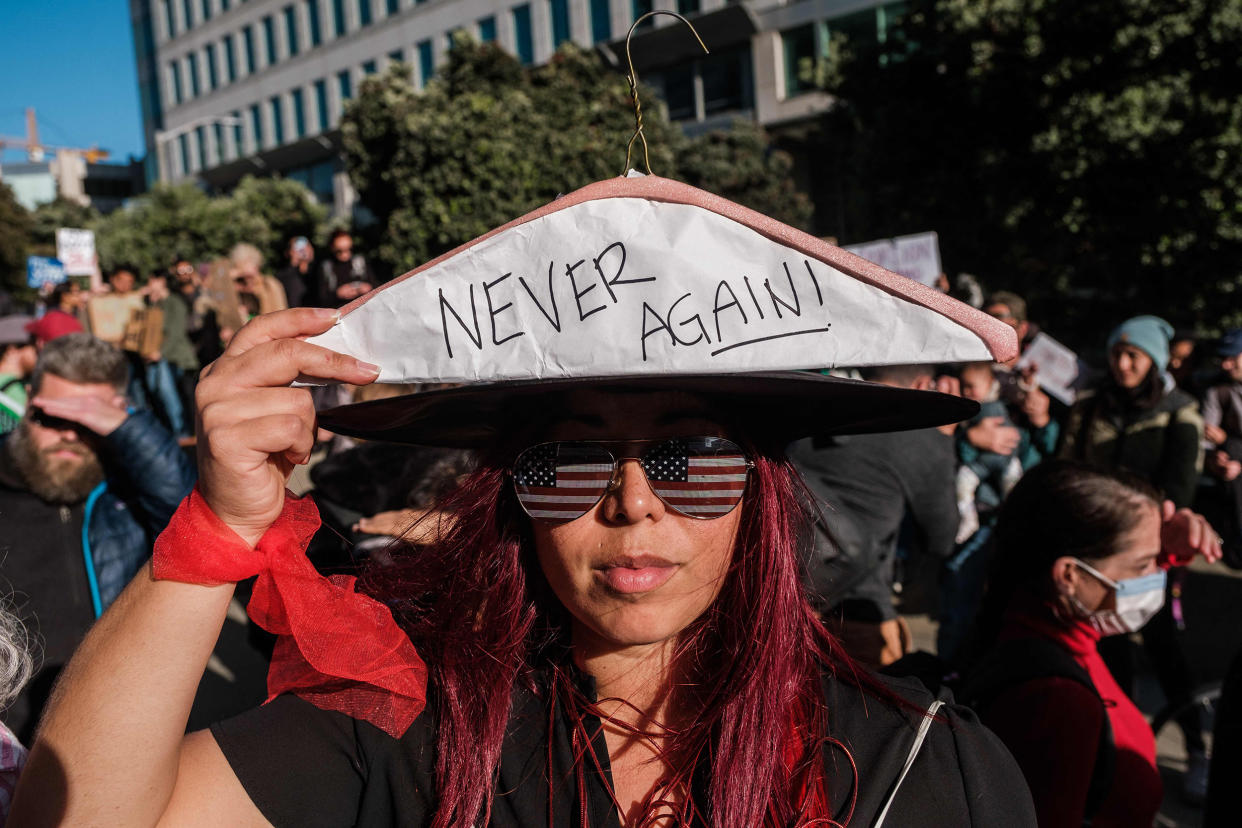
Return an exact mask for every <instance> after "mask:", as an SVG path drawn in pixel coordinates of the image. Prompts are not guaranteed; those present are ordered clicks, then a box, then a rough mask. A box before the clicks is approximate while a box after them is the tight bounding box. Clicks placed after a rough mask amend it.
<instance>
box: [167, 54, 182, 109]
mask: <svg viewBox="0 0 1242 828" xmlns="http://www.w3.org/2000/svg"><path fill="white" fill-rule="evenodd" d="M168 69H169V71H170V73H171V75H172V99H173V105H174V106H175V105H177V104H179V103H181V101H182V100H183V98H184V95H183V94H182V91H181V64H180V63H179V62H178V61H175V60H174V61H173V62H172V63H170V64H168Z"/></svg>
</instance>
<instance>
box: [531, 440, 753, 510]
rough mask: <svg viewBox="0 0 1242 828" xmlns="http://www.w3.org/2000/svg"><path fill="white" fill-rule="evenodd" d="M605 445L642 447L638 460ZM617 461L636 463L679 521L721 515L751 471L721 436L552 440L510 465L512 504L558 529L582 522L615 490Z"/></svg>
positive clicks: (732, 503)
mask: <svg viewBox="0 0 1242 828" xmlns="http://www.w3.org/2000/svg"><path fill="white" fill-rule="evenodd" d="M610 446H612V447H631V446H645V448H644V449H643V451H642V453H641V454H639V455H638V456H633V455H628V454H627V455H618V454H614V453H613V451H612V450H611V449H610ZM623 460H637V461H638V464H639V465H640V466H642V469H643V473H644V474H645V475H646V476H647V485H649V486H650V487H651V491H653V492H655V494H656V496H657V497H658V498H660V500H662V501H664V505H665V506H668V507H669V508H670V509H672V510H673V511H675V512H677V513H678V514H681V515H685V516H686V517H692V518H698V519H700V520H710V519H711V518H718V517H722V516H724V515H727V514H729V512H731V511H733V509H734V508H735V507H736V506H737V504H738V503H739V502H740V501H741V499H742V492H743V491H744V490H745V489H746V475H747V472H749V471H750V469H751V468H753V467H754V465H755V464H754V462H752V461H751V460H750V459H749V458H748V457H747V456H746V452H744V451H743V450H742V447H741V446H739V445H738V444H737V443H735V442H733V441H732V440H728V439H725V438H724V437H674V438H673V439H671V440H625V441H603V440H560V441H557V442H554V443H539V444H538V445H534V446H531V447H530V448H528V449H526V450H524V451H523V452H522V453H521V454H519V455H518V456H517V459H516V460H515V461H514V462H513V469H512V472H511V474H512V476H513V487H514V489H515V490H516V491H517V496H518V502H519V503H521V504H522V508H523V509H525V510H526V514H528V515H530V516H531V517H532V518H537V519H539V520H543V521H548V522H550V523H566V522H568V521H571V520H576V519H577V518H580V517H582V516H583V515H585V514H586V513H587V512H589V511H591V509H593V508H595V504H596V503H599V501H600V499H601V498H603V496H604V495H605V494H607V492H608V490H609V489H610V488H611V487H612V486H614V485H616V483H617V481H618V480H619V476H620V467H621V462H622V461H623Z"/></svg>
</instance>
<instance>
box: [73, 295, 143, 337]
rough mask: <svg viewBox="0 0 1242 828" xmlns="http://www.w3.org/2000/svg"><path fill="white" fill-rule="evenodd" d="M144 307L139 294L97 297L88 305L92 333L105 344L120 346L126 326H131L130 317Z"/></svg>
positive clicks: (87, 311)
mask: <svg viewBox="0 0 1242 828" xmlns="http://www.w3.org/2000/svg"><path fill="white" fill-rule="evenodd" d="M144 307H145V305H144V303H143V301H142V297H141V296H140V295H138V294H137V293H131V294H128V295H126V296H113V295H108V294H105V295H103V296H95V297H93V298H92V299H91V300H90V302H89V303H87V305H86V316H87V319H88V321H89V322H90V325H91V333H92V334H94V335H95V337H96V338H97V339H102V340H103V341H104V342H108V343H111V344H113V345H120V344H121V342H122V341H123V340H124V339H125V326H126V325H127V324H129V319H130V316H131V315H132V314H133V312H134V311H135V310H142V309H143V308H144Z"/></svg>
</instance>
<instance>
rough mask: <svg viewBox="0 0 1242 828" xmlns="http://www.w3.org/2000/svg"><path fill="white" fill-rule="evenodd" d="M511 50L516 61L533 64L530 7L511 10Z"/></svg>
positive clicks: (518, 7)
mask: <svg viewBox="0 0 1242 828" xmlns="http://www.w3.org/2000/svg"><path fill="white" fill-rule="evenodd" d="M513 49H514V51H516V52H517V56H518V60H520V61H522V63H523V64H525V65H527V66H529V65H530V64H532V63H534V62H535V39H534V35H533V32H532V31H531V26H530V5H529V4H527V3H523V4H522V5H520V6H515V7H514V8H513Z"/></svg>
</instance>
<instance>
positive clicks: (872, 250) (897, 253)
mask: <svg viewBox="0 0 1242 828" xmlns="http://www.w3.org/2000/svg"><path fill="white" fill-rule="evenodd" d="M843 249H844V250H848V251H849V252H851V253H853V254H854V255H856V256H861V257H863V258H864V259H866V260H867V261H869V262H874V263H875V264H878V265H879V266H880V267H883V268H886V269H888V270H891V271H893V272H894V273H900V274H901V275H902V276H905V277H906V278H907V279H913V280H914V281H916V282H918V283H920V284H924V285H927V286H928V287H933V286H935V284H936V281H937V280H938V279H939V278H940V274H941V273H942V272H943V271H942V270H941V266H940V237H939V236H937V235H936V234H935V233H915V234H913V235H909V236H898V237H897V238H894V239H878V240H876V241H870V242H864V243H862V244H854V245H850V246H849V247H845V248H843Z"/></svg>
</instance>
